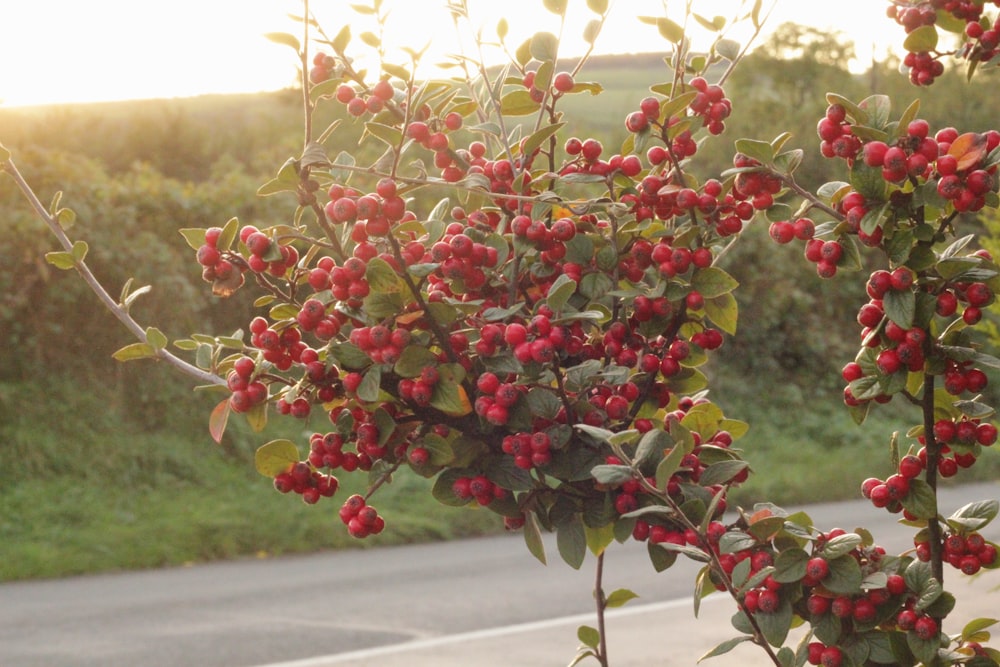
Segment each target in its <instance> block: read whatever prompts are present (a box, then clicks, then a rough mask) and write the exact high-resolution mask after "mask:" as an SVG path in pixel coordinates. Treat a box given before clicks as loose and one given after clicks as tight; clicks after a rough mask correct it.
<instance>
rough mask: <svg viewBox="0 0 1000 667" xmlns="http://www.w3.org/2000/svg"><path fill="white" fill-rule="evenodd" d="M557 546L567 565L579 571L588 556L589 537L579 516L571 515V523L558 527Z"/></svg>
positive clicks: (561, 524)
mask: <svg viewBox="0 0 1000 667" xmlns="http://www.w3.org/2000/svg"><path fill="white" fill-rule="evenodd" d="M556 546H557V547H558V548H559V555H560V556H562V559H563V560H564V561H565V562H566V564H567V565H569V566H570V567H571V568H573V569H574V570H579V569H580V566H581V565H583V560H584V558H586V556H587V537H586V535H585V534H584V530H583V521H581V520H580V515H579V514H573V515H571V517H570V520H569V521H566V522H563V523H560V524H559V525H558V526H556Z"/></svg>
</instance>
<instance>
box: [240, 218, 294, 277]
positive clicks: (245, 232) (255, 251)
mask: <svg viewBox="0 0 1000 667" xmlns="http://www.w3.org/2000/svg"><path fill="white" fill-rule="evenodd" d="M240 241H241V242H242V243H243V245H245V246H246V248H247V251H249V253H250V256H249V257H247V258H246V262H247V266H248V267H249V268H250V270H251V271H253V272H254V273H264V272H267V273H269V274H270V275H272V276H274V277H276V278H281V277H282V276H284V275H285V273H286V272H287V271H288V269H290V268H292V267H294V266H295V265H296V264H298V262H299V251H298V250H296V249H295V247H294V246H292V245H287V244H285V245H282V244H280V243H278V242H277V241H275V240H274V239H272V238H271V237H270V236H268V235H267V234H265V233H264V232H262V231H260V230H258V229H257V228H256V227H254V226H253V225H246V226H244V227H243V228H242V229H240Z"/></svg>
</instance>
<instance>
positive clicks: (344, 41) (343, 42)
mask: <svg viewBox="0 0 1000 667" xmlns="http://www.w3.org/2000/svg"><path fill="white" fill-rule="evenodd" d="M350 41H351V25H350V24H349V23H345V24H344V27H342V28H341V29H340V32H338V33H337V36H336V37H334V38H333V41H332V42H331V43H330V46H331V47H332V48H333V50H334V52H336V53H343V52H344V49H346V48H347V45H348V43H350Z"/></svg>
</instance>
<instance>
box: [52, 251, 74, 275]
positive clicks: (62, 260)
mask: <svg viewBox="0 0 1000 667" xmlns="http://www.w3.org/2000/svg"><path fill="white" fill-rule="evenodd" d="M45 261H46V262H48V263H49V264H51V265H52V266H54V267H56V268H57V269H62V270H63V271H66V270H68V269H72V268H73V267H75V266H76V259H75V258H74V257H73V255H72V254H71V253H68V252H62V251H57V252H47V253H45Z"/></svg>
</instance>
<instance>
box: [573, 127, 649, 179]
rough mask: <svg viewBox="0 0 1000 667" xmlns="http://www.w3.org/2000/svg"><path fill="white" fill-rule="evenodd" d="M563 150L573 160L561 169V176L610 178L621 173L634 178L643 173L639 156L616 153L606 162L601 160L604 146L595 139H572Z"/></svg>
mask: <svg viewBox="0 0 1000 667" xmlns="http://www.w3.org/2000/svg"><path fill="white" fill-rule="evenodd" d="M563 150H564V151H565V152H566V155H567V156H568V157H569V158H571V159H570V160H569V161H568V162H567V163H566V164H564V165H563V166H562V168H560V169H559V174H560V175H561V176H566V175H568V174H595V175H597V176H608V175H611V174H614V173H618V172H620V173H622V174H624V175H625V176H628V177H629V178H632V177H634V176H638V175H639V172H641V171H642V160H640V159H639V156H638V155H621V154H620V153H616V154H614V155H612V156H611V157H610V158H608V159H606V160H604V159H601V155H602V154H603V153H604V145H603V144H602V143H601V142H600V141H598V140H597V139H594V138H587V139H580V138H578V137H570V138H569V139H567V140H566V143H565V144H563Z"/></svg>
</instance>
